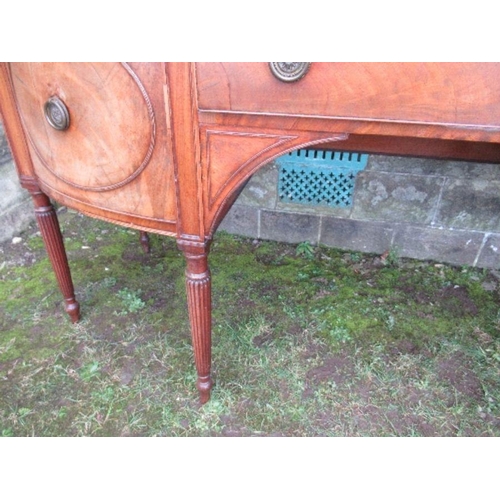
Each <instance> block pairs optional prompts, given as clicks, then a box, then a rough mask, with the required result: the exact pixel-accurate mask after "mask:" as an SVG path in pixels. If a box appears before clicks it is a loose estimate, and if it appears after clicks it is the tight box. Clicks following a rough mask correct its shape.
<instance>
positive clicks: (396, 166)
mask: <svg viewBox="0 0 500 500" xmlns="http://www.w3.org/2000/svg"><path fill="white" fill-rule="evenodd" d="M447 163H450V162H446V161H442V160H429V159H427V158H412V157H402V156H384V155H370V157H369V158H368V165H367V166H366V170H367V171H375V172H390V173H393V174H394V173H400V174H414V175H438V176H440V175H443V169H445V168H446V164H447Z"/></svg>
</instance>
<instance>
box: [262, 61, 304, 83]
mask: <svg viewBox="0 0 500 500" xmlns="http://www.w3.org/2000/svg"><path fill="white" fill-rule="evenodd" d="M309 66H311V63H308V62H272V63H269V67H270V68H271V71H272V73H273V75H274V76H275V77H276V78H277V79H278V80H281V81H282V82H295V81H297V80H300V79H301V78H302V77H304V75H305V74H306V73H307V72H308V71H309Z"/></svg>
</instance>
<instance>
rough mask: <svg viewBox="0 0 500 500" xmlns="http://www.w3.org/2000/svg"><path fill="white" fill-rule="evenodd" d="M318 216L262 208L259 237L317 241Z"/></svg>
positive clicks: (293, 240) (295, 241)
mask: <svg viewBox="0 0 500 500" xmlns="http://www.w3.org/2000/svg"><path fill="white" fill-rule="evenodd" d="M319 221H320V219H319V217H317V216H314V215H308V214H294V213H283V212H274V211H270V210H262V211H261V215H260V237H261V238H262V239H265V240H276V241H284V242H287V243H301V242H302V241H309V242H311V243H317V242H318V233H319Z"/></svg>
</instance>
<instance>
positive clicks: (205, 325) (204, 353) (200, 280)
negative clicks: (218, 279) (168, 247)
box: [178, 240, 212, 404]
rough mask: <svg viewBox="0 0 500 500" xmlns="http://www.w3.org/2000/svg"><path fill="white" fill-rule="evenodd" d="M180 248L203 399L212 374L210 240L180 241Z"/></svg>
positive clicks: (205, 400)
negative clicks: (184, 268) (206, 241)
mask: <svg viewBox="0 0 500 500" xmlns="http://www.w3.org/2000/svg"><path fill="white" fill-rule="evenodd" d="M178 245H179V248H180V249H181V250H182V251H183V252H184V256H185V257H186V261H187V267H186V291H187V300H188V308H189V320H190V323H191V336H192V339H193V349H194V359H195V364H196V371H197V373H198V381H197V384H196V385H197V387H198V391H199V393H200V403H201V404H205V403H206V402H207V401H208V400H209V399H210V390H211V388H212V377H211V374H210V368H211V357H212V303H211V300H212V299H211V282H210V270H209V268H208V260H207V259H208V247H209V244H208V243H207V244H199V245H196V244H195V243H191V242H186V241H185V240H184V241H179V242H178Z"/></svg>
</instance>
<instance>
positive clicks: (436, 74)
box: [196, 62, 500, 126]
mask: <svg viewBox="0 0 500 500" xmlns="http://www.w3.org/2000/svg"><path fill="white" fill-rule="evenodd" d="M196 72H197V84H198V99H199V108H200V110H204V111H218V112H225V113H252V114H253V113H257V114H277V115H291V116H316V117H323V118H324V117H326V118H340V119H346V120H353V119H356V120H367V121H396V122H410V123H412V122H417V123H437V124H451V125H453V124H456V125H460V126H467V125H470V126H474V125H483V126H485V125H491V126H498V125H499V124H500V98H499V96H500V64H498V63H319V62H318V63H311V65H310V67H309V70H308V71H307V73H306V74H305V76H303V77H302V78H301V79H299V80H297V81H294V82H283V81H280V80H279V79H278V78H277V77H275V76H274V74H273V73H272V71H271V69H270V66H269V64H268V63H218V64H214V63H198V64H197V67H196ZM478 104H479V105H478Z"/></svg>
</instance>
